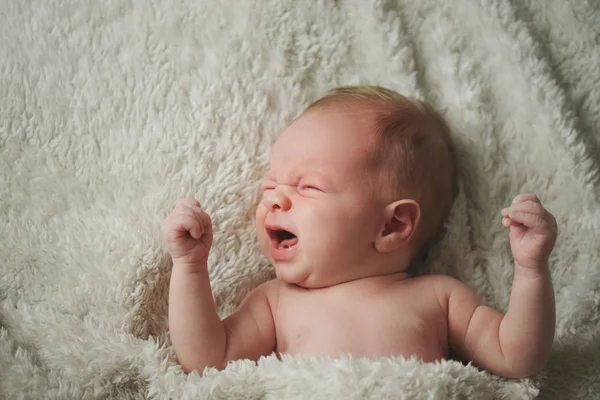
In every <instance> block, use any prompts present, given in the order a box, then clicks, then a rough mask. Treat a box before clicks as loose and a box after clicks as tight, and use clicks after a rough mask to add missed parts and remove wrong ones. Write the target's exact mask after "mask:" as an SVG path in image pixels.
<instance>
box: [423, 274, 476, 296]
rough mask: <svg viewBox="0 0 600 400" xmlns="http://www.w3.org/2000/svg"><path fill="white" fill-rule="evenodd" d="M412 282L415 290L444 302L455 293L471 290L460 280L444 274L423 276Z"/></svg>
mask: <svg viewBox="0 0 600 400" xmlns="http://www.w3.org/2000/svg"><path fill="white" fill-rule="evenodd" d="M411 280H412V281H413V282H412V285H413V287H415V289H417V290H419V291H420V292H421V291H422V292H424V293H430V294H431V295H435V296H436V297H437V298H438V300H440V301H442V302H445V301H447V299H448V298H449V296H450V295H451V294H452V293H453V292H456V291H459V292H462V291H469V290H470V289H469V288H468V287H467V285H465V284H464V283H462V282H461V281H459V280H458V279H455V278H453V277H451V276H448V275H443V274H432V275H423V276H418V277H414V278H411Z"/></svg>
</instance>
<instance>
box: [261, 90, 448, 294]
mask: <svg viewBox="0 0 600 400" xmlns="http://www.w3.org/2000/svg"><path fill="white" fill-rule="evenodd" d="M455 169H456V168H455V160H454V152H453V147H452V143H451V139H450V132H449V128H448V126H447V124H446V123H445V122H444V120H443V118H442V117H441V116H440V115H439V113H438V112H436V111H435V110H434V109H433V108H432V107H431V106H430V105H428V104H426V103H423V102H420V101H417V100H412V99H408V98H406V97H404V96H402V95H400V94H398V93H396V92H393V91H391V90H388V89H384V88H381V87H373V86H359V87H342V88H337V89H334V90H332V91H330V92H329V93H328V94H326V95H325V96H324V97H322V98H320V99H319V100H317V101H316V102H314V103H313V104H311V105H310V106H309V107H308V108H307V109H306V110H305V111H304V112H303V113H302V114H301V115H300V116H299V117H298V118H297V119H296V120H295V121H294V122H292V124H290V126H289V127H288V128H287V129H286V130H285V131H284V132H283V133H282V134H281V136H280V137H279V138H278V140H277V141H276V142H275V144H274V145H273V149H272V153H271V169H270V171H269V173H268V174H267V176H266V177H265V179H264V181H263V185H262V189H263V195H262V201H261V203H260V205H259V207H258V210H257V219H256V220H257V233H258V237H259V243H260V245H261V249H262V250H263V252H264V253H265V255H267V256H268V257H269V258H270V259H271V261H272V262H273V264H274V265H275V268H276V272H277V275H278V277H279V278H280V279H282V280H284V281H286V282H290V283H296V284H299V285H301V286H305V287H311V288H312V287H325V286H331V285H335V284H338V283H342V282H346V281H350V280H355V279H360V278H364V277H369V276H374V275H384V274H391V273H394V272H399V271H403V270H405V269H406V268H407V267H408V265H409V264H410V262H411V261H412V260H413V259H414V258H415V257H416V256H417V255H418V254H419V253H421V252H422V251H423V250H424V249H426V247H427V246H428V245H429V244H430V243H431V242H432V240H433V239H434V238H435V237H436V235H437V233H438V232H439V230H440V228H441V226H442V225H443V223H444V221H445V219H446V217H447V215H448V213H449V211H450V207H451V206H452V202H453V199H454V197H455V193H456V176H455Z"/></svg>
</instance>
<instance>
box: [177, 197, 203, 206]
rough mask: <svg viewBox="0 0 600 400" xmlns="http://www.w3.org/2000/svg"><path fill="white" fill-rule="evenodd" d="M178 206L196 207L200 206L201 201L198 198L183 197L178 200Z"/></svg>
mask: <svg viewBox="0 0 600 400" xmlns="http://www.w3.org/2000/svg"><path fill="white" fill-rule="evenodd" d="M177 206H179V207H194V206H198V207H199V206H200V202H199V201H198V200H196V199H192V198H189V197H184V198H182V199H179V200H177Z"/></svg>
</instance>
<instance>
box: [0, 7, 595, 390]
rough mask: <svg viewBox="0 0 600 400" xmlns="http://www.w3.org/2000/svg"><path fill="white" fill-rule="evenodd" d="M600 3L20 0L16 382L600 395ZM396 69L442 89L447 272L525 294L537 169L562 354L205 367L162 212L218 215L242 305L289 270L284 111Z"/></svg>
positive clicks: (10, 101)
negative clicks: (504, 219)
mask: <svg viewBox="0 0 600 400" xmlns="http://www.w3.org/2000/svg"><path fill="white" fill-rule="evenodd" d="M598 65H600V11H599V9H598V6H597V5H596V2H593V1H586V0H573V1H570V2H564V1H562V0H552V1H547V2H541V1H535V0H529V1H509V0H507V1H491V0H487V1H486V0H480V1H476V0H456V1H451V2H449V1H442V0H437V1H434V0H428V1H424V0H423V1H391V0H390V1H375V0H373V1H364V0H346V1H337V2H334V1H310V2H309V1H292V0H286V1H282V0H257V1H235V2H234V1H230V2H221V1H220V0H205V1H198V0H173V1H162V2H148V1H143V0H111V1H94V0H82V1H81V0H80V1H75V0H72V1H68V0H54V1H37V2H31V1H29V2H25V1H8V0H6V1H2V2H0V196H1V205H0V234H1V239H0V398H7V399H17V398H36V399H37V398H77V399H79V398H123V399H126V398H146V397H152V398H167V397H172V398H193V397H195V398H232V399H236V398H237V399H250V398H267V399H284V398H312V399H319V398H324V399H333V398H363V397H374V398H447V397H454V398H466V397H474V398H507V399H514V398H531V397H534V396H535V395H536V394H537V391H538V389H539V390H540V393H539V394H540V397H541V398H548V399H550V398H581V399H590V398H593V397H598V396H600V361H598V360H599V359H600V333H599V329H598V326H599V316H598V310H599V307H600V269H599V262H600V250H599V244H598V243H599V240H598V239H599V238H600V200H599V198H600V174H599V167H600V155H599V154H600V136H599V134H598V132H599V128H600V68H598ZM341 84H380V85H384V86H388V87H390V88H393V89H396V90H398V91H400V92H402V93H404V94H408V95H412V96H416V97H418V98H423V99H427V100H429V101H431V102H433V103H434V104H435V105H437V106H438V107H439V108H440V109H442V110H443V111H444V113H445V115H446V116H447V118H448V120H449V121H450V123H451V125H452V128H453V130H454V131H455V134H456V140H457V143H458V146H459V149H460V155H461V168H460V169H461V179H462V184H461V192H460V195H459V198H458V200H457V202H456V205H455V207H454V209H453V212H452V215H451V218H450V221H449V224H448V233H447V235H446V237H445V239H444V240H443V241H442V242H441V243H440V244H439V245H438V246H437V247H435V248H434V249H433V250H432V252H431V257H430V259H429V262H428V264H427V265H426V266H425V267H424V268H426V270H428V271H437V272H444V273H448V274H451V275H453V276H455V277H458V278H460V279H462V280H463V281H464V282H466V283H467V284H468V285H470V286H471V287H472V288H473V289H474V290H476V291H477V292H478V293H479V294H480V295H481V298H482V299H483V301H484V302H485V303H486V304H489V305H491V306H494V307H497V308H498V309H499V310H505V309H506V306H507V301H508V298H509V293H510V285H511V279H512V264H511V263H512V260H511V255H510V250H509V247H508V237H507V232H506V230H505V229H504V228H503V227H502V225H501V218H500V214H499V213H500V209H501V208H502V207H503V206H504V205H506V204H507V203H509V201H510V200H511V199H512V197H513V196H515V195H516V194H518V193H519V192H523V191H534V192H536V193H537V194H538V195H539V197H540V198H541V199H542V201H543V202H544V204H545V205H546V206H547V207H548V208H549V209H550V210H551V211H552V212H553V213H554V214H555V216H556V218H557V220H558V222H559V226H560V234H559V240H558V243H557V246H556V249H555V251H554V253H553V255H552V259H551V268H552V273H553V278H554V283H555V291H556V304H557V317H558V326H557V338H556V345H555V348H554V351H553V355H552V358H551V360H550V363H549V365H548V367H547V369H546V370H545V371H544V373H543V374H542V375H540V377H538V378H537V379H533V380H521V381H519V380H514V381H512V380H506V379H502V378H498V377H495V376H492V375H490V374H488V373H486V372H481V371H478V370H477V369H476V368H474V367H472V366H463V365H462V364H459V363H457V362H451V361H449V362H441V363H437V364H428V365H421V364H420V363H418V362H417V361H415V360H403V359H381V360H377V361H365V360H357V359H352V358H343V359H340V360H328V359H317V358H310V357H297V358H290V357H286V358H285V359H284V360H283V361H279V360H277V359H276V358H275V357H273V356H270V357H267V358H264V359H261V360H260V362H259V363H258V365H257V366H255V365H254V363H252V362H249V361H238V362H234V363H232V364H230V366H229V367H228V368H227V370H225V371H222V372H218V371H215V370H209V371H207V372H206V373H205V376H204V377H202V378H201V377H199V376H198V375H190V376H186V375H184V374H183V373H182V371H181V369H180V368H179V367H178V366H177V364H176V363H175V362H174V358H173V353H172V348H171V347H170V342H169V339H168V332H167V308H166V305H167V286H168V278H169V273H170V263H169V257H168V255H167V254H166V253H165V251H164V250H163V247H162V245H161V238H160V231H159V226H160V222H161V221H162V219H163V218H164V216H165V215H166V214H167V213H168V212H169V211H170V209H171V208H172V206H173V205H174V202H175V200H176V199H177V198H179V197H181V196H193V197H196V198H197V199H199V200H200V201H201V202H202V203H203V205H204V207H205V208H206V210H208V211H209V212H210V213H211V215H212V217H213V221H214V226H215V244H214V247H213V249H212V254H211V257H210V273H211V278H212V283H213V288H214V294H215V298H216V300H217V303H218V305H219V309H220V312H221V313H222V315H226V314H227V313H229V312H231V311H232V310H233V309H234V307H235V306H236V305H237V304H238V303H239V301H240V300H241V299H242V298H243V296H244V295H245V294H246V293H247V292H248V291H249V290H251V289H252V288H253V287H255V286H256V285H257V284H259V283H260V282H262V281H264V280H266V279H269V278H270V277H271V270H270V268H269V266H268V264H267V263H266V262H265V260H264V259H263V258H262V257H261V256H260V254H259V252H258V251H257V247H256V242H255V237H254V233H253V222H252V208H253V203H254V199H255V194H256V185H257V182H258V180H259V179H260V176H261V174H262V173H263V172H264V171H265V168H266V166H267V163H268V153H269V145H270V143H271V142H272V140H273V139H274V138H275V137H276V135H277V134H278V132H279V131H280V130H281V129H282V128H283V127H284V126H285V125H286V123H287V122H288V121H289V120H290V119H291V118H293V117H294V116H295V115H297V113H298V112H299V111H300V110H301V109H302V108H303V107H305V106H306V105H307V104H308V103H309V102H310V101H311V100H314V99H315V98H316V97H318V96H319V95H320V94H322V93H323V92H324V91H325V90H327V89H329V88H331V87H334V86H337V85H341Z"/></svg>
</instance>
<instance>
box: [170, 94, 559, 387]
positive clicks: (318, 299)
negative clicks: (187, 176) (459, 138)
mask: <svg viewBox="0 0 600 400" xmlns="http://www.w3.org/2000/svg"><path fill="white" fill-rule="evenodd" d="M456 186H457V185H456V176H455V161H454V152H453V149H452V143H451V140H450V134H449V129H448V127H447V125H446V123H445V122H444V120H443V118H442V117H441V116H440V115H439V114H438V113H437V112H436V111H435V110H434V109H433V108H432V107H431V106H429V105H428V104H426V103H423V102H420V101H415V100H411V99H408V98H406V97H404V96H402V95H400V94H398V93H396V92H393V91H391V90H387V89H384V88H381V87H344V88H338V89H335V90H333V91H331V92H330V93H328V94H327V95H326V96H325V97H323V98H321V99H319V100H318V101H316V102H315V103H313V104H312V105H311V106H309V107H308V108H307V110H305V111H304V112H303V113H302V114H301V116H300V117H298V118H297V119H296V120H295V121H293V123H292V124H291V125H290V126H289V127H288V128H287V129H285V131H284V132H283V133H282V134H281V136H280V137H279V138H278V139H277V141H276V142H275V143H274V145H273V148H272V153H271V165H270V170H269V172H268V173H267V175H266V176H265V178H264V180H263V182H262V185H261V192H262V198H261V202H260V204H259V206H258V209H257V212H256V230H257V235H258V242H259V244H260V248H261V250H262V252H263V253H264V254H265V256H266V257H268V258H269V260H270V261H271V263H272V264H273V266H274V268H275V272H276V276H277V278H276V279H274V280H272V281H269V282H266V283H264V284H262V285H260V286H259V287H257V288H256V289H255V290H254V291H252V292H251V293H250V294H249V295H248V296H247V298H246V299H245V300H244V301H243V303H242V304H241V305H240V307H239V309H238V310H237V311H236V312H235V313H233V314H232V315H231V316H229V317H227V318H225V319H223V320H221V319H220V318H219V316H218V315H217V312H216V309H215V304H214V302H213V297H212V291H211V287H210V282H209V278H208V272H207V258H208V254H209V250H210V247H211V244H212V238H213V237H212V228H211V221H210V217H209V216H208V215H207V214H206V212H204V211H203V210H202V208H201V207H200V204H199V203H198V202H197V201H195V200H193V199H182V200H180V201H179V202H178V203H177V206H176V207H175V209H174V210H173V212H172V213H171V214H170V215H169V216H168V217H167V218H166V219H165V221H164V224H163V236H164V239H165V242H166V245H167V248H168V250H169V252H170V254H171V257H172V259H173V264H174V265H173V272H172V275H171V282H170V292H169V328H170V334H171V338H172V341H173V346H174V349H175V352H176V354H177V358H178V361H179V363H180V364H181V366H182V367H183V369H184V370H185V371H186V372H190V371H192V370H197V371H198V372H200V373H202V371H203V369H204V368H205V367H216V368H219V369H222V368H224V367H225V366H226V364H227V363H228V362H229V361H231V360H237V359H242V358H246V359H252V360H257V359H258V358H259V357H260V356H262V355H268V354H270V353H272V352H273V351H275V352H277V354H279V353H287V354H312V355H321V356H331V357H338V356H340V355H341V354H344V353H349V354H352V355H354V356H357V357H369V358H372V357H378V356H398V355H400V356H405V357H410V356H413V355H414V356H416V357H417V358H419V359H421V360H423V361H424V362H431V361H435V360H441V359H444V358H448V357H449V351H450V350H451V349H452V350H453V352H454V353H455V354H457V355H459V356H460V357H461V358H463V359H466V360H472V361H473V362H474V364H475V365H478V366H479V367H481V368H484V369H486V370H488V371H490V372H492V373H495V374H498V375H502V376H506V377H515V378H516V377H525V376H531V375H535V374H537V373H538V372H539V371H540V369H541V368H542V367H543V366H544V364H545V363H546V360H547V359H548V356H549V353H550V348H551V346H552V342H553V338H554V327H555V310H554V294H553V288H552V281H551V278H550V272H549V268H548V258H549V255H550V253H551V251H552V248H553V246H554V243H555V240H556V234H557V228H556V221H555V219H554V218H553V216H552V215H551V214H550V213H549V212H548V211H546V210H545V209H544V208H543V207H542V205H541V204H540V201H539V200H538V198H537V197H536V196H535V195H533V194H521V195H519V196H517V197H516V198H515V199H514V200H513V202H512V204H511V205H510V206H509V207H507V208H505V209H503V210H502V211H501V215H502V223H503V224H504V226H506V227H508V228H509V229H510V233H509V235H510V244H511V247H512V253H513V256H514V261H515V263H514V264H515V265H514V282H513V286H512V293H511V297H510V304H509V307H508V312H507V313H506V314H504V315H503V314H501V313H499V312H497V311H495V310H493V309H492V308H489V307H486V306H484V305H482V304H481V302H480V301H479V300H478V298H477V296H476V295H475V294H474V293H473V292H472V291H471V290H470V289H469V288H468V287H467V286H466V285H464V284H462V283H461V282H459V281H457V280H455V279H453V278H451V277H449V276H445V275H429V276H422V277H416V278H415V277H409V275H408V274H407V269H408V267H409V265H410V264H411V262H413V261H414V260H415V258H416V257H419V256H420V255H421V254H422V253H423V252H424V251H426V249H427V246H428V245H429V244H431V242H432V241H433V240H434V239H435V238H436V236H437V234H438V233H439V231H440V228H441V227H442V226H443V224H444V221H445V219H446V217H447V215H448V213H449V211H450V208H451V206H452V202H453V199H454V197H455V193H456ZM465 267H467V266H465Z"/></svg>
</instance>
